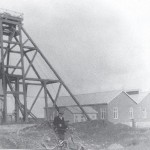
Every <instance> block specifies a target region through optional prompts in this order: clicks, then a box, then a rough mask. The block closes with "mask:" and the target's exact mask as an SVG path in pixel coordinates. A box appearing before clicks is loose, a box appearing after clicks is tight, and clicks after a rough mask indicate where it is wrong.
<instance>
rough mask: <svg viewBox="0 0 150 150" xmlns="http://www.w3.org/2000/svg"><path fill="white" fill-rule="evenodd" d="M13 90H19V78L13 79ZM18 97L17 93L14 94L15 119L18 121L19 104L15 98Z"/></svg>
mask: <svg viewBox="0 0 150 150" xmlns="http://www.w3.org/2000/svg"><path fill="white" fill-rule="evenodd" d="M15 90H16V91H17V92H19V79H18V78H17V79H16V81H15ZM18 99H19V94H16V95H15V121H16V122H19V106H18V102H17V100H18Z"/></svg>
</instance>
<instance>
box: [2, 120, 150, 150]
mask: <svg viewBox="0 0 150 150" xmlns="http://www.w3.org/2000/svg"><path fill="white" fill-rule="evenodd" d="M72 126H73V127H74V128H75V129H76V130H75V131H74V135H75V136H74V137H75V142H76V143H78V144H80V145H81V144H82V145H83V146H84V147H85V149H86V150H149V149H150V148H149V147H150V130H149V129H134V128H130V127H128V126H126V125H122V124H117V125H114V124H112V123H110V122H102V121H90V122H84V123H76V124H73V125H72ZM46 135H48V136H46ZM66 136H68V137H69V136H70V135H69V134H68V133H67V135H66ZM45 137H46V138H45ZM47 137H49V138H47ZM55 139H56V138H55V135H54V132H53V130H52V129H51V128H50V126H49V124H48V123H47V122H43V123H41V124H17V125H1V126H0V148H1V149H44V148H45V147H44V146H45V145H46V146H48V147H52V146H54V145H56V143H55V142H56V140H55ZM43 144H44V145H43ZM74 148H76V149H77V147H74Z"/></svg>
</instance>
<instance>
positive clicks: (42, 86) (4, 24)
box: [0, 10, 89, 122]
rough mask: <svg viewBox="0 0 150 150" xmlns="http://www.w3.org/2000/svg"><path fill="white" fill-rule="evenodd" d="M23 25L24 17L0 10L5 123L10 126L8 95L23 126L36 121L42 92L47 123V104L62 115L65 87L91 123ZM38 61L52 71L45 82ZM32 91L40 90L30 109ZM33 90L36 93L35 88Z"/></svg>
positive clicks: (16, 119) (0, 47) (17, 118)
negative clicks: (35, 109) (60, 101)
mask: <svg viewBox="0 0 150 150" xmlns="http://www.w3.org/2000/svg"><path fill="white" fill-rule="evenodd" d="M22 22H23V14H21V13H16V12H13V11H8V10H0V50H1V53H0V54H1V63H0V65H1V66H0V67H1V76H0V78H1V80H2V89H3V121H4V122H7V104H8V103H9V101H8V95H11V96H12V97H13V98H14V108H15V121H16V122H18V121H19V117H20V114H21V116H22V118H23V120H24V122H27V121H28V117H29V116H31V117H32V118H34V119H36V114H33V113H32V108H33V107H34V105H35V103H36V102H37V100H38V98H39V95H40V93H41V92H43V95H44V103H45V114H46V118H47V119H48V112H47V108H48V100H51V102H52V103H53V104H54V107H55V108H56V109H57V111H59V108H58V106H57V99H58V96H59V93H60V91H61V89H62V87H63V88H64V89H65V90H66V91H67V92H68V94H69V95H70V96H71V97H72V99H73V100H74V102H75V103H76V105H77V106H79V107H80V109H81V110H82V112H83V114H84V115H85V116H86V118H87V119H89V117H88V116H87V114H86V113H85V111H84V109H83V108H82V107H81V105H80V104H79V102H78V101H77V99H76V98H75V97H74V95H73V94H72V92H71V91H70V89H69V88H68V87H67V86H66V84H65V83H64V82H63V80H62V79H61V77H60V76H59V75H58V73H57V72H56V71H55V69H54V68H53V67H52V65H51V64H50V63H49V61H48V60H47V58H46V57H45V56H44V55H43V53H42V52H41V50H40V49H39V48H38V46H37V45H36V44H35V42H34V41H33V40H32V39H31V37H30V36H29V34H28V33H27V32H26V30H25V29H24V28H23V23H22ZM39 59H41V60H42V62H43V63H44V64H45V65H46V68H47V70H49V76H48V77H45V78H44V77H43V76H42V75H41V74H40V73H41V71H39V69H38V67H36V65H37V60H39ZM40 65H42V64H40ZM33 74H34V76H33ZM50 74H51V75H50ZM52 85H54V86H56V87H57V88H56V89H57V90H56V93H55V95H54V94H52V92H51V90H50V88H49V86H52ZM29 87H39V88H38V92H37V93H36V94H35V95H34V100H33V101H32V104H31V105H30V108H28V89H29ZM31 89H32V90H33V91H34V89H33V88H31ZM36 89H37V88H36Z"/></svg>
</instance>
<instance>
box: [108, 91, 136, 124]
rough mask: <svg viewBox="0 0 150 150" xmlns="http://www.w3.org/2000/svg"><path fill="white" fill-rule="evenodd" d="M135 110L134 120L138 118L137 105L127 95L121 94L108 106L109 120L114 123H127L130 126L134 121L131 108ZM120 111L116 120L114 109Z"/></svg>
mask: <svg viewBox="0 0 150 150" xmlns="http://www.w3.org/2000/svg"><path fill="white" fill-rule="evenodd" d="M131 107H132V108H133V119H134V118H137V116H138V112H137V104H136V103H135V102H134V101H133V100H132V99H131V98H130V97H128V96H127V95H126V94H125V93H123V92H122V93H121V94H119V95H118V96H117V97H116V98H114V99H113V100H112V101H111V102H110V103H109V104H108V120H109V121H111V122H113V123H125V124H130V123H132V120H133V119H131V118H130V113H129V112H130V108H131ZM115 108H117V109H118V118H116V119H115V118H114V109H115Z"/></svg>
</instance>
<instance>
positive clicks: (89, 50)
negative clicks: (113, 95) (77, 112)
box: [0, 0, 150, 93]
mask: <svg viewBox="0 0 150 150" xmlns="http://www.w3.org/2000/svg"><path fill="white" fill-rule="evenodd" d="M0 7H1V8H3V9H10V10H14V11H18V12H22V13H23V14H24V21H23V23H24V28H25V29H26V30H27V32H28V33H29V35H30V36H31V37H32V39H33V40H34V41H35V43H36V44H37V45H38V46H39V48H40V49H41V51H42V52H43V54H45V56H46V57H47V58H48V60H49V62H50V63H51V64H52V65H53V67H54V68H55V69H56V71H57V72H58V74H59V75H60V76H61V77H62V79H63V80H64V82H65V83H66V84H67V85H68V86H69V88H70V89H71V91H72V92H73V93H85V92H96V91H106V90H116V89H141V90H150V9H149V8H150V1H148V0H144V1H142V0H132V1H131V0H43V1H42V0H32V1H31V0H5V1H4V0H0Z"/></svg>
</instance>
